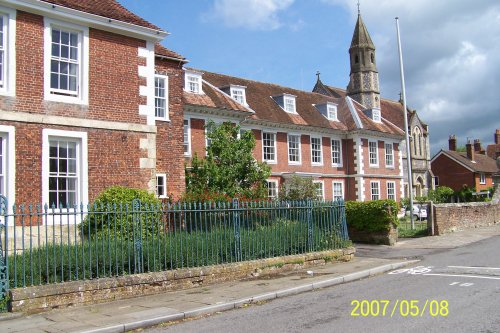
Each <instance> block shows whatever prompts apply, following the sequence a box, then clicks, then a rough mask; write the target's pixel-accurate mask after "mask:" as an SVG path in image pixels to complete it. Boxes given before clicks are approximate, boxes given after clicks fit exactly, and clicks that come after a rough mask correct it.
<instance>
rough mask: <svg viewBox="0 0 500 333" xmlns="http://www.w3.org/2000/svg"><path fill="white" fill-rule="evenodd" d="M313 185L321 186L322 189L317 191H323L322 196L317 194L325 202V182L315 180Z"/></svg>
mask: <svg viewBox="0 0 500 333" xmlns="http://www.w3.org/2000/svg"><path fill="white" fill-rule="evenodd" d="M313 184H314V185H315V186H316V185H318V184H320V185H321V186H320V188H317V189H316V190H317V191H318V192H319V190H321V195H320V193H317V197H318V198H320V199H321V200H322V201H325V182H324V181H322V180H313Z"/></svg>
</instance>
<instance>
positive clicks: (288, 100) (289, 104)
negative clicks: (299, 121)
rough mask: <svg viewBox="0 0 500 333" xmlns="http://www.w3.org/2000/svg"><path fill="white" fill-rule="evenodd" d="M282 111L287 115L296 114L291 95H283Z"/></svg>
mask: <svg viewBox="0 0 500 333" xmlns="http://www.w3.org/2000/svg"><path fill="white" fill-rule="evenodd" d="M283 97H284V99H283V100H284V105H285V107H284V109H285V111H286V112H289V113H297V110H296V108H295V96H292V95H284V96H283Z"/></svg>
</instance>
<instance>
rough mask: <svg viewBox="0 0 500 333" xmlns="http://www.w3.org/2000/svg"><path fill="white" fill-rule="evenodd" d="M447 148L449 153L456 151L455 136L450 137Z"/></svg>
mask: <svg viewBox="0 0 500 333" xmlns="http://www.w3.org/2000/svg"><path fill="white" fill-rule="evenodd" d="M448 146H449V148H450V150H451V151H456V150H457V137H456V136H455V135H450V139H449V140H448Z"/></svg>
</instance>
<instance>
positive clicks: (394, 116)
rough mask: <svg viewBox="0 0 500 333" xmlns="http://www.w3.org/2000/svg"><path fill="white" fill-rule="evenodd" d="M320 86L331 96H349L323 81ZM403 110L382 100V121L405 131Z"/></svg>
mask: <svg viewBox="0 0 500 333" xmlns="http://www.w3.org/2000/svg"><path fill="white" fill-rule="evenodd" d="M318 85H321V87H322V88H323V89H324V91H326V92H327V93H328V94H329V95H330V96H342V97H344V96H347V92H346V90H345V89H341V88H337V87H332V86H327V85H325V84H323V83H322V82H321V81H319V82H318V83H317V86H318ZM402 110H403V105H402V104H401V103H400V102H397V101H393V100H390V99H386V98H381V99H380V112H381V114H382V119H383V120H386V121H388V122H390V123H392V124H394V125H396V126H397V127H398V128H399V129H400V130H404V127H405V126H404V123H405V122H404V115H403V112H402ZM408 117H410V112H408Z"/></svg>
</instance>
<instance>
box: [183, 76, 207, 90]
mask: <svg viewBox="0 0 500 333" xmlns="http://www.w3.org/2000/svg"><path fill="white" fill-rule="evenodd" d="M184 81H185V85H184V90H185V91H187V92H191V93H194V94H202V93H203V92H202V90H201V73H198V72H189V71H186V74H185V80H184Z"/></svg>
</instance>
